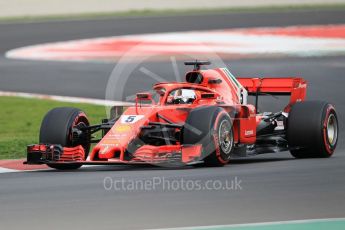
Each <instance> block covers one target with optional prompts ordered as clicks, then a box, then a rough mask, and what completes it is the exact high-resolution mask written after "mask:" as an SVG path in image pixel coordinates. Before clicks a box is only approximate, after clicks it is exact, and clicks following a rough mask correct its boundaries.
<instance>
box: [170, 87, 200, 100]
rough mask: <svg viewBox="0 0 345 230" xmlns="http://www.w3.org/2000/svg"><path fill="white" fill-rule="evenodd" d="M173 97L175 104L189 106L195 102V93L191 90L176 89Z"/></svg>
mask: <svg viewBox="0 0 345 230" xmlns="http://www.w3.org/2000/svg"><path fill="white" fill-rule="evenodd" d="M173 97H174V101H175V104H189V103H193V101H194V100H195V92H194V90H191V89H177V90H175V91H174V92H173ZM178 102H179V103H178Z"/></svg>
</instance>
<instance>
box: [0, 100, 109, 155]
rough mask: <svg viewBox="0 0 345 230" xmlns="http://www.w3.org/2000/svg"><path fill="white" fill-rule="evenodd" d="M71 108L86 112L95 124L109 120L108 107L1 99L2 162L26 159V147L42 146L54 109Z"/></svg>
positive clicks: (49, 101)
mask: <svg viewBox="0 0 345 230" xmlns="http://www.w3.org/2000/svg"><path fill="white" fill-rule="evenodd" d="M61 106H68V107H76V108H80V109H82V110H83V111H84V112H85V113H86V114H87V115H88V118H89V120H90V121H91V123H92V124H96V123H100V121H101V119H102V118H105V117H106V110H105V108H104V106H98V105H89V104H79V103H66V102H57V101H51V100H39V99H27V98H18V97H0V108H1V109H0V159H18V158H23V157H25V156H26V146H27V145H29V144H32V143H38V135H39V129H40V125H41V121H42V119H43V117H44V115H45V114H46V113H47V112H48V111H49V110H50V109H52V108H55V107H61Z"/></svg>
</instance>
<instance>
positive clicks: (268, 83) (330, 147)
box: [25, 61, 338, 170]
mask: <svg viewBox="0 0 345 230" xmlns="http://www.w3.org/2000/svg"><path fill="white" fill-rule="evenodd" d="M185 64H186V65H193V66H194V69H193V70H192V71H190V72H187V74H186V76H185V77H186V82H168V83H166V82H161V83H157V84H155V85H154V86H153V92H154V93H149V92H144V93H138V94H136V99H135V106H131V107H128V108H127V109H126V110H125V111H122V113H119V111H120V108H119V107H113V108H112V111H113V112H112V113H111V114H112V115H111V116H110V118H108V119H104V120H103V121H102V123H101V124H98V125H90V123H89V121H88V118H87V116H86V114H85V113H84V112H83V111H81V110H79V109H76V108H69V107H63V108H55V109H52V110H51V111H49V112H48V113H47V114H46V115H45V117H44V119H43V121H42V124H41V129H40V136H39V141H40V144H34V145H29V146H28V147H27V161H26V162H25V163H26V164H47V165H48V166H50V167H52V168H55V169H61V170H64V169H69V170H70V169H77V168H79V167H81V166H82V165H86V164H94V165H103V164H106V165H112V164H155V165H163V166H164V165H166V166H183V165H202V164H203V165H207V166H223V165H225V164H227V163H228V162H229V161H230V159H231V158H232V157H237V156H240V157H245V156H249V155H253V154H262V153H272V152H280V151H286V150H289V151H290V152H291V154H292V155H293V156H294V157H296V158H311V157H320V158H326V157H330V156H331V155H332V154H333V152H334V150H335V148H336V145H337V138H338V121H337V115H336V111H335V109H334V107H333V106H332V105H331V104H329V103H327V102H324V101H304V99H305V96H306V88H307V83H306V81H305V80H304V79H302V78H292V77H289V78H236V77H234V76H233V75H232V74H231V73H230V71H229V70H228V69H227V68H215V69H206V70H202V69H201V68H200V67H201V65H208V64H210V63H209V62H206V61H192V62H185ZM266 94H272V95H288V96H290V100H289V102H288V104H287V105H286V106H285V107H284V108H283V109H282V110H281V111H279V112H276V113H271V112H264V113H259V112H258V102H257V101H258V98H259V97H260V96H261V95H266ZM250 95H252V96H253V97H254V99H255V102H254V103H253V104H254V105H252V104H249V103H248V100H247V98H248V96H250ZM96 132H102V138H101V139H100V138H98V140H97V139H95V137H93V134H94V133H96ZM93 144H95V146H94V147H93V148H91V147H92V146H93ZM90 150H91V151H90ZM89 152H90V153H89Z"/></svg>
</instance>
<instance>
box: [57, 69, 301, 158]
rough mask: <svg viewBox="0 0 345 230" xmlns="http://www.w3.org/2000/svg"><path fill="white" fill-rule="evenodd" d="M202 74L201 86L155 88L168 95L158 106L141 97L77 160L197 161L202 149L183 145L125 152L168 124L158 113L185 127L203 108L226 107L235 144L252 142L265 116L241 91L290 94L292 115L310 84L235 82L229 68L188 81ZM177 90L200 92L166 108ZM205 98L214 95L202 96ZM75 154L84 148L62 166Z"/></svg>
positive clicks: (271, 80)
mask: <svg viewBox="0 0 345 230" xmlns="http://www.w3.org/2000/svg"><path fill="white" fill-rule="evenodd" d="M198 74H199V75H201V76H202V81H201V82H198V83H189V82H169V83H158V84H155V85H154V86H153V90H159V89H164V91H165V92H164V93H162V95H161V96H160V98H159V101H157V102H154V101H153V99H152V98H151V95H150V94H148V93H142V94H138V95H137V99H136V104H135V106H132V107H129V108H128V109H127V110H126V111H124V113H123V115H122V116H121V117H120V118H119V119H118V120H117V121H116V123H115V124H114V126H113V127H112V128H111V129H110V131H109V132H108V133H107V134H106V135H105V136H104V137H103V138H102V140H101V141H100V142H99V143H98V144H97V145H96V146H95V147H94V148H93V149H92V151H91V152H90V154H89V156H88V158H87V159H86V160H85V161H82V160H81V159H80V158H78V159H79V160H77V162H80V163H83V164H87V163H90V164H93V163H95V164H96V163H97V164H103V163H107V164H108V163H114V164H115V163H124V164H127V163H133V164H135V163H159V162H165V161H168V160H169V157H170V158H171V157H175V156H180V158H181V161H182V163H186V164H188V163H193V162H194V161H196V160H197V159H198V157H199V156H201V153H202V146H201V145H195V146H184V145H182V144H181V143H177V144H175V145H165V146H152V145H144V146H141V147H140V148H139V149H137V150H136V152H135V153H134V157H133V158H132V159H130V160H126V156H125V153H126V148H127V147H128V144H129V143H130V142H131V141H132V140H133V139H134V138H136V137H138V136H140V133H141V127H143V126H147V125H148V123H149V122H161V123H166V121H165V120H164V119H161V118H160V117H159V116H157V114H159V115H162V116H163V117H164V118H166V119H169V120H170V121H172V122H173V123H176V124H181V125H183V124H184V122H185V120H186V119H187V116H188V113H189V111H190V110H191V109H194V108H197V107H200V106H205V105H213V106H219V107H222V108H224V110H225V111H226V112H228V113H230V114H231V117H232V118H233V130H234V141H235V143H237V144H238V143H241V144H254V143H255V141H256V127H257V125H258V123H259V122H260V120H261V118H262V115H260V114H257V113H256V109H255V106H254V105H251V104H246V103H245V102H244V101H243V100H244V97H245V96H243V93H248V94H256V93H275V94H284V95H285V94H286V95H291V96H290V102H289V104H288V105H287V106H286V107H285V108H284V111H285V112H289V110H290V107H291V105H292V104H294V103H296V102H299V101H303V100H304V99H305V96H306V86H307V84H306V81H305V80H303V79H302V78H292V77H291V78H263V79H260V78H237V80H234V79H235V78H234V77H233V75H231V73H230V72H229V71H228V70H227V69H225V68H216V69H208V70H198V71H191V72H188V73H187V74H186V79H191V78H193V76H197V75H198ZM215 82H216V83H215ZM179 88H190V89H194V90H195V91H196V92H197V93H196V99H195V101H194V102H193V103H192V104H167V103H166V102H167V100H168V95H169V93H170V92H171V91H173V90H176V89H179ZM245 91H247V92H245ZM203 94H207V95H209V96H210V97H208V98H202V95H203ZM241 95H242V96H241ZM143 101H152V103H151V104H149V105H147V104H144V103H142V102H143ZM126 116H127V117H126ZM128 116H135V121H134V122H126V121H125V120H124V119H125V118H127V119H128ZM200 119H202V118H200ZM73 151H75V154H80V151H81V149H80V146H79V147H76V148H75V149H73V148H64V153H63V155H62V156H63V157H62V159H61V160H60V161H59V162H60V163H63V162H65V161H69V160H70V159H71V158H70V154H71V152H73ZM72 155H73V153H72ZM66 159H67V160H66ZM74 161H75V160H74Z"/></svg>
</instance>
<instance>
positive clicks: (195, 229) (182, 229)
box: [147, 218, 345, 230]
mask: <svg viewBox="0 0 345 230" xmlns="http://www.w3.org/2000/svg"><path fill="white" fill-rule="evenodd" d="M332 221H345V218H325V219H306V220H287V221H273V222H261V223H248V224H229V225H205V226H194V227H179V228H154V229H147V230H192V229H193V230H202V229H212V228H224V229H228V228H237V227H252V226H253V227H259V226H271V225H282V224H304V223H306V224H307V223H318V222H332Z"/></svg>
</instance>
